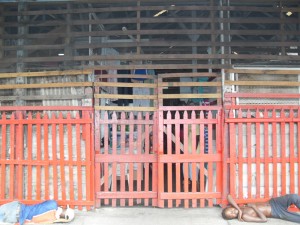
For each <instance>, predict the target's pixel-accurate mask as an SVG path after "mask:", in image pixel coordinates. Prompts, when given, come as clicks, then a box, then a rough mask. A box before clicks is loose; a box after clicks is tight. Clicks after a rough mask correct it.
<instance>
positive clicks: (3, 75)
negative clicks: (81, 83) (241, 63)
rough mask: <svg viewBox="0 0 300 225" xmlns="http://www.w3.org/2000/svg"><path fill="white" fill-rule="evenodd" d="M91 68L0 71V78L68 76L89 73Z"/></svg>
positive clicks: (91, 71)
mask: <svg viewBox="0 0 300 225" xmlns="http://www.w3.org/2000/svg"><path fill="white" fill-rule="evenodd" d="M91 73H93V70H87V69H85V70H62V71H44V72H22V73H0V78H14V77H49V76H66V75H67V76H70V75H84V74H91Z"/></svg>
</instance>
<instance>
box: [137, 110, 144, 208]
mask: <svg viewBox="0 0 300 225" xmlns="http://www.w3.org/2000/svg"><path fill="white" fill-rule="evenodd" d="M137 119H138V121H142V112H139V113H138V116H137ZM142 133H143V130H142V125H141V124H138V125H137V135H138V141H137V154H138V155H141V154H142ZM141 173H142V165H141V163H137V181H136V182H137V191H138V192H141V191H142V174H141ZM136 201H137V204H140V203H141V199H137V200H136Z"/></svg>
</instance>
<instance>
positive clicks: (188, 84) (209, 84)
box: [159, 81, 222, 87]
mask: <svg viewBox="0 0 300 225" xmlns="http://www.w3.org/2000/svg"><path fill="white" fill-rule="evenodd" d="M221 86H222V83H221V82H201V81H198V82H162V83H159V87H221Z"/></svg>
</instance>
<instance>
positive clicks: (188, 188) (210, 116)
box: [158, 106, 222, 208]
mask: <svg viewBox="0 0 300 225" xmlns="http://www.w3.org/2000/svg"><path fill="white" fill-rule="evenodd" d="M158 124H159V133H158V134H159V135H158V137H159V139H158V206H159V207H169V208H172V207H178V206H181V207H185V208H188V207H205V206H208V207H212V206H213V205H214V204H218V203H220V201H221V198H222V195H221V191H222V108H221V107H219V106H161V107H159V121H158Z"/></svg>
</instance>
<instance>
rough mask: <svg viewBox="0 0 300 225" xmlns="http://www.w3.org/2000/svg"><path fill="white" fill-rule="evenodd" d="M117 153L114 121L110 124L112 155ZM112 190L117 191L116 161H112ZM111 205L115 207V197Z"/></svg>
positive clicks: (114, 117) (114, 116)
mask: <svg viewBox="0 0 300 225" xmlns="http://www.w3.org/2000/svg"><path fill="white" fill-rule="evenodd" d="M112 119H113V121H117V115H116V113H115V112H114V113H113V115H112ZM116 154H117V124H116V123H115V122H114V123H113V124H112V155H113V156H114V155H116ZM111 176H112V191H113V192H116V191H117V177H116V176H117V164H116V162H112V175H111ZM112 206H113V207H116V206H117V203H116V199H112Z"/></svg>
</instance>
